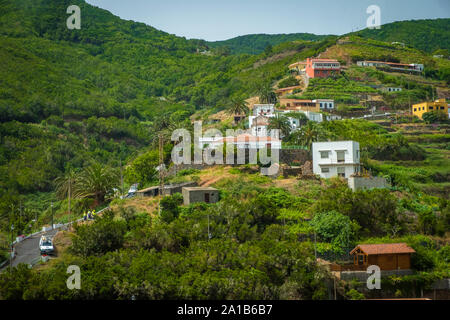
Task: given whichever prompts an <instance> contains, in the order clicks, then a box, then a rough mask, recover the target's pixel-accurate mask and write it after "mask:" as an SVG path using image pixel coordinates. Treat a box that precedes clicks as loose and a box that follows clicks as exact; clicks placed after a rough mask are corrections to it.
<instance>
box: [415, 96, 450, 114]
mask: <svg viewBox="0 0 450 320" xmlns="http://www.w3.org/2000/svg"><path fill="white" fill-rule="evenodd" d="M431 111H441V112H443V113H445V114H448V104H447V101H446V100H445V99H439V100H436V101H435V102H422V103H419V104H414V105H413V106H412V114H413V115H415V116H417V117H418V118H419V119H423V114H424V113H427V112H431Z"/></svg>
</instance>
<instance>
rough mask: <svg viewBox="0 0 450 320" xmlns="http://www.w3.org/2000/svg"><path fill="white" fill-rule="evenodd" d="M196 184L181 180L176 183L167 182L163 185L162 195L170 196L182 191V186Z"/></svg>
mask: <svg viewBox="0 0 450 320" xmlns="http://www.w3.org/2000/svg"><path fill="white" fill-rule="evenodd" d="M197 185H198V184H197V182H193V181H191V182H183V183H177V184H168V185H165V186H164V189H163V192H162V194H163V196H171V195H174V194H175V193H182V191H183V188H184V187H196V186H197Z"/></svg>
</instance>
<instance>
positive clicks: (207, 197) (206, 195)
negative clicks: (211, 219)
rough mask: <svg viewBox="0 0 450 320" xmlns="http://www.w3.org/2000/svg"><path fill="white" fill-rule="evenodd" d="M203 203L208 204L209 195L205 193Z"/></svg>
mask: <svg viewBox="0 0 450 320" xmlns="http://www.w3.org/2000/svg"><path fill="white" fill-rule="evenodd" d="M205 202H206V203H209V193H205Z"/></svg>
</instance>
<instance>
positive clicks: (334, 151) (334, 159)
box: [312, 141, 360, 179]
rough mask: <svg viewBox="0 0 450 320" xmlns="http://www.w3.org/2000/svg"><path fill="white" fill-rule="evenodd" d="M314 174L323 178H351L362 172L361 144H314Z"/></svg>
mask: <svg viewBox="0 0 450 320" xmlns="http://www.w3.org/2000/svg"><path fill="white" fill-rule="evenodd" d="M312 158H313V172H314V173H315V174H318V175H320V176H321V177H322V178H326V179H328V178H332V177H336V176H340V177H343V178H349V177H350V176H351V175H352V174H354V173H357V172H359V171H360V151H359V143H358V142H356V141H332V142H314V143H313V144H312Z"/></svg>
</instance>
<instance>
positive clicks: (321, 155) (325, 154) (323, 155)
mask: <svg viewBox="0 0 450 320" xmlns="http://www.w3.org/2000/svg"><path fill="white" fill-rule="evenodd" d="M328 154H329V151H320V158H321V159H328Z"/></svg>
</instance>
